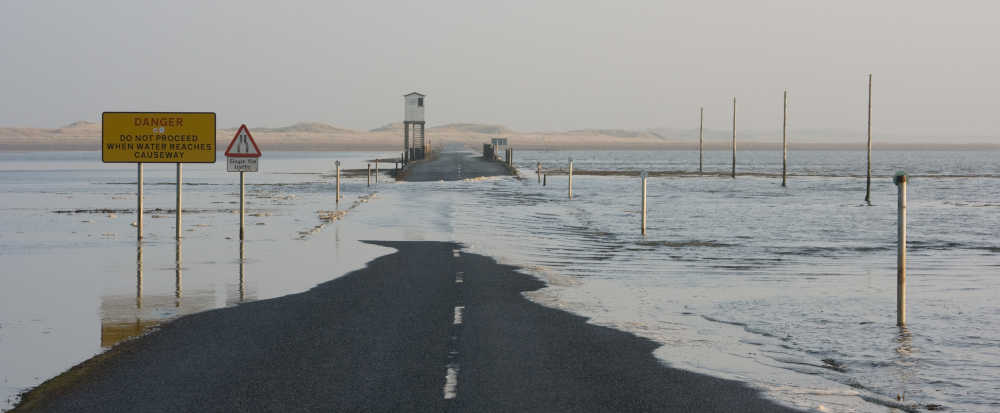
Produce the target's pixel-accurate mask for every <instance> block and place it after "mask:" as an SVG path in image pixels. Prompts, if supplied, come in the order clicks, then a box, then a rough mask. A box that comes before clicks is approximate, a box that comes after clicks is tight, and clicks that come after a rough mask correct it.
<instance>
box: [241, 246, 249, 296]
mask: <svg viewBox="0 0 1000 413" xmlns="http://www.w3.org/2000/svg"><path fill="white" fill-rule="evenodd" d="M246 262H247V259H246V247H245V244H244V243H243V240H240V302H243V300H245V299H246V297H247V282H246V277H245V275H244V269H245V268H244V267H245V266H246Z"/></svg>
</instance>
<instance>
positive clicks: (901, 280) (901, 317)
mask: <svg viewBox="0 0 1000 413" xmlns="http://www.w3.org/2000/svg"><path fill="white" fill-rule="evenodd" d="M893 182H894V183H895V184H896V186H897V187H899V201H898V202H899V205H898V210H899V213H898V218H897V219H898V221H897V224H896V225H897V227H898V230H899V233H898V235H899V246H898V254H897V256H896V325H898V326H900V327H902V326H905V325H906V173H905V172H902V171H900V172H896V177H895V178H893Z"/></svg>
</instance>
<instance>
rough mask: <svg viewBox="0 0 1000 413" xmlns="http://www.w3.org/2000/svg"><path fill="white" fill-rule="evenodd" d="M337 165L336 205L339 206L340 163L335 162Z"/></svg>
mask: <svg viewBox="0 0 1000 413" xmlns="http://www.w3.org/2000/svg"><path fill="white" fill-rule="evenodd" d="M335 164H336V165H337V205H340V161H337V162H335Z"/></svg>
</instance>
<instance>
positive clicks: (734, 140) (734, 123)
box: [732, 96, 736, 178]
mask: <svg viewBox="0 0 1000 413" xmlns="http://www.w3.org/2000/svg"><path fill="white" fill-rule="evenodd" d="M732 177H733V178H736V97H735V96H734V97H733V173H732Z"/></svg>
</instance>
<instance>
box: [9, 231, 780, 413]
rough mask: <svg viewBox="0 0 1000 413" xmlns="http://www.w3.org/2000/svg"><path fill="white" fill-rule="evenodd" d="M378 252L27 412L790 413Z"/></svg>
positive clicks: (468, 282)
mask: <svg viewBox="0 0 1000 413" xmlns="http://www.w3.org/2000/svg"><path fill="white" fill-rule="evenodd" d="M374 243H375V244H378V245H383V246H387V247H391V248H395V249H396V250H397V252H396V253H393V254H390V255H387V256H383V257H380V258H377V259H375V260H374V261H372V262H370V263H369V264H368V266H367V267H366V268H364V269H362V270H358V271H355V272H352V273H350V274H347V275H345V276H343V277H340V278H337V279H335V280H333V281H330V282H327V283H324V284H321V285H319V286H317V287H316V288H314V289H312V290H310V291H307V292H304V293H301V294H294V295H290V296H285V297H281V298H275V299H271V300H264V301H258V302H252V303H248V304H243V305H240V306H238V307H232V308H226V309H219V310H212V311H207V312H203V313H199V314H194V315H190V316H186V317H182V318H180V319H178V320H176V321H173V322H171V323H168V324H166V325H164V326H163V327H162V328H161V329H160V330H159V331H157V332H154V333H152V334H149V335H147V336H144V337H141V338H139V339H136V340H134V341H131V342H128V343H125V344H123V345H120V346H118V347H116V348H114V349H113V350H111V351H110V352H109V353H107V354H106V355H105V356H101V357H99V358H97V359H94V360H91V361H88V362H85V363H83V364H82V365H81V366H78V367H76V368H74V369H71V370H70V371H69V372H67V373H66V374H64V375H63V376H60V377H57V378H55V379H53V380H51V381H50V382H47V383H46V384H43V385H42V386H40V387H39V388H37V389H36V390H34V391H33V392H31V393H29V394H27V395H26V396H25V398H24V400H23V402H22V404H21V405H20V406H19V408H18V409H16V410H15V411H52V412H60V411H109V412H110V411H146V412H157V411H275V410H283V411H291V410H294V411H361V410H364V411H477V412H478V411H545V412H553V411H720V412H721V411H768V412H773V411H785V410H787V409H784V408H783V407H781V406H778V405H775V404H773V403H772V402H769V401H766V400H764V399H761V398H760V397H759V395H758V393H757V392H756V391H755V390H752V389H750V388H748V387H746V386H744V385H742V384H740V383H737V382H732V381H727V380H723V379H718V378H713V377H709V376H703V375H699V374H696V373H690V372H686V371H683V370H677V369H671V368H667V367H665V366H664V365H662V364H661V363H659V362H658V361H657V360H656V359H655V358H654V357H653V355H652V351H653V349H655V348H656V347H657V344H655V343H654V342H652V341H649V340H646V339H641V338H638V337H636V336H634V335H631V334H628V333H624V332H621V331H618V330H614V329H610V328H606V327H600V326H595V325H591V324H587V323H586V319H584V318H582V317H579V316H575V315H572V314H570V313H566V312H563V311H560V310H555V309H550V308H547V307H543V306H541V305H538V304H534V303H532V302H530V301H528V300H527V299H525V298H524V297H523V296H522V294H521V293H522V292H524V291H530V290H536V289H538V288H541V287H543V285H544V284H543V283H542V282H540V281H537V280H535V279H534V278H532V277H530V276H527V275H524V274H521V273H519V272H517V271H516V269H515V268H514V267H510V266H505V265H499V264H497V263H496V262H495V261H494V260H492V259H490V258H488V257H485V256H481V255H475V254H469V253H461V252H459V251H458V249H459V248H460V245H458V244H454V243H444V242H429V241H401V242H374ZM458 307H461V310H459V309H458ZM74 372H84V374H82V375H79V376H77V377H76V379H74V378H73V376H74ZM446 376H450V378H446Z"/></svg>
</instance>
